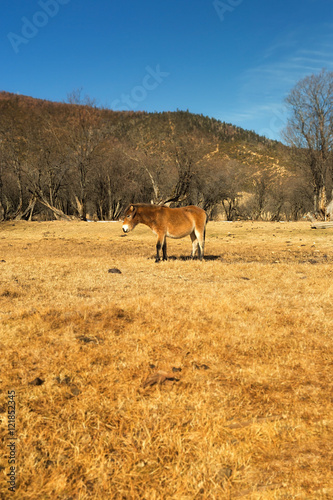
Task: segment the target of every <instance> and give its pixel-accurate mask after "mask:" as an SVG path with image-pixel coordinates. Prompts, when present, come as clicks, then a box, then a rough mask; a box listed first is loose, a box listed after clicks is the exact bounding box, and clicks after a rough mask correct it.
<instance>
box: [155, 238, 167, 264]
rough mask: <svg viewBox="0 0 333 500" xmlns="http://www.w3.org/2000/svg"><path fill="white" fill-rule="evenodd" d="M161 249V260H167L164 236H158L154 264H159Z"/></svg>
mask: <svg viewBox="0 0 333 500" xmlns="http://www.w3.org/2000/svg"><path fill="white" fill-rule="evenodd" d="M161 248H162V252H163V260H167V251H166V241H165V236H158V238H157V243H156V259H155V262H159V261H160V260H161V259H160V250H161Z"/></svg>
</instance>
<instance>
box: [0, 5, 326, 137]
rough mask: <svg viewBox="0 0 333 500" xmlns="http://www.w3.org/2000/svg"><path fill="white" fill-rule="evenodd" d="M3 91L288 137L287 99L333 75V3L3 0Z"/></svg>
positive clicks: (0, 81)
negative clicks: (191, 116)
mask: <svg viewBox="0 0 333 500" xmlns="http://www.w3.org/2000/svg"><path fill="white" fill-rule="evenodd" d="M0 36H1V40H0V58H1V59H0V60H1V72H0V90H6V91H8V92H13V93H19V94H24V95H30V96H33V97H38V98H42V99H50V100H53V101H63V100H66V98H67V95H68V94H69V93H71V92H72V91H73V90H74V89H79V88H82V94H83V95H88V96H89V97H90V98H93V99H96V101H97V104H99V105H101V106H107V107H110V108H113V109H133V110H136V111H138V110H146V111H170V110H171V111H174V110H176V109H183V110H186V109H188V110H189V111H191V112H193V113H199V114H203V115H208V116H211V117H215V118H217V119H219V120H222V121H226V122H228V123H233V124H234V125H238V126H241V127H243V128H245V129H249V130H254V131H255V132H257V133H259V134H262V135H266V136H267V137H270V138H273V139H280V135H279V134H280V130H281V128H283V126H285V123H286V111H285V109H284V98H285V96H286V95H287V94H288V92H289V91H290V90H291V88H292V87H293V86H294V85H295V83H296V82H297V81H298V80H299V79H300V78H303V77H304V76H306V75H309V74H312V73H317V72H319V71H320V70H321V69H322V68H323V67H325V68H326V69H327V70H329V71H333V57H332V56H333V1H332V0H289V1H288V2H276V1H272V0H266V1H262V0H260V1H259V0H208V1H206V0H154V1H153V0H141V1H140V2H139V1H138V0H123V1H121V0H118V1H116V0H104V1H102V0H94V1H92V0H91V1H84V0H36V1H35V0H3V1H2V16H1V22H0Z"/></svg>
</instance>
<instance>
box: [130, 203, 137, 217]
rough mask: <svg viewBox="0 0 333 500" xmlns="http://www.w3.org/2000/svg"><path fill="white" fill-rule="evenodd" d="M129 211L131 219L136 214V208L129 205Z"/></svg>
mask: <svg viewBox="0 0 333 500" xmlns="http://www.w3.org/2000/svg"><path fill="white" fill-rule="evenodd" d="M130 211H131V212H132V214H133V217H134V215H135V214H136V207H135V206H134V205H131V206H130Z"/></svg>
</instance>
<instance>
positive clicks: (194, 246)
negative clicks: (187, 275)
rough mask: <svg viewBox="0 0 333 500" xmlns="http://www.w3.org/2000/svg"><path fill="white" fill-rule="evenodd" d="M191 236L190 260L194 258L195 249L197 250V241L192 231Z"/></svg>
mask: <svg viewBox="0 0 333 500" xmlns="http://www.w3.org/2000/svg"><path fill="white" fill-rule="evenodd" d="M190 236H191V240H192V253H191V258H192V259H194V256H195V252H196V251H197V248H198V243H199V242H198V239H197V237H196V235H195V232H194V231H193V233H191V234H190Z"/></svg>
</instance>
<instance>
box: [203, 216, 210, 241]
mask: <svg viewBox="0 0 333 500" xmlns="http://www.w3.org/2000/svg"><path fill="white" fill-rule="evenodd" d="M208 220H209V215H208V213H207V212H206V222H205V227H204V232H203V240H204V242H205V239H206V226H207V224H208Z"/></svg>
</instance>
